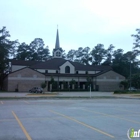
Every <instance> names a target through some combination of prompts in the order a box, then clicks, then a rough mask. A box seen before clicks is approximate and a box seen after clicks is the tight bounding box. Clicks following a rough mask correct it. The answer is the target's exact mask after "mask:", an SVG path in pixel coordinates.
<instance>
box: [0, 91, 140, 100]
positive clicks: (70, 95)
mask: <svg viewBox="0 0 140 140" xmlns="http://www.w3.org/2000/svg"><path fill="white" fill-rule="evenodd" d="M10 97H11V98H12V99H14V97H15V98H20V99H21V98H22V97H23V98H40V97H44V98H47V97H52V98H78V97H79V98H88V97H89V98H90V97H92V98H98V97H99V98H103V97H104V98H136V99H137V98H139V99H140V95H135V94H134V95H132V94H113V92H91V93H90V92H59V93H56V92H54V93H51V92H48V93H47V94H36V93H34V94H31V93H28V92H0V98H10Z"/></svg>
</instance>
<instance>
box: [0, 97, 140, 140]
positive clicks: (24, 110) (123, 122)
mask: <svg viewBox="0 0 140 140" xmlns="http://www.w3.org/2000/svg"><path fill="white" fill-rule="evenodd" d="M139 108H140V100H139V99H96V100H92V99H91V100H89V99H81V100H73V99H71V100H61V99H59V100H53V99H50V100H0V140H128V136H129V134H131V128H133V129H134V130H135V131H139V130H140V119H139V116H140V110H139ZM127 133H128V136H127ZM133 139H140V138H133Z"/></svg>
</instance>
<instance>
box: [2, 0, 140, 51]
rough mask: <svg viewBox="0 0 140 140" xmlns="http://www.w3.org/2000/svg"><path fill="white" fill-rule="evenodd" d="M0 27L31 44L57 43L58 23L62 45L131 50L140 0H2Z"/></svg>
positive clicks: (137, 22)
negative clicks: (39, 42)
mask: <svg viewBox="0 0 140 140" xmlns="http://www.w3.org/2000/svg"><path fill="white" fill-rule="evenodd" d="M0 4H1V8H0V15H1V16H0V29H1V28H2V27H3V26H6V29H7V30H8V31H9V32H10V35H11V37H10V40H16V39H18V40H19V42H20V43H22V42H25V43H27V44H30V43H31V42H32V41H33V40H34V39H35V38H42V39H43V40H44V43H45V46H49V49H50V51H52V50H53V48H54V47H55V41H56V30H57V25H58V29H59V39H60V46H61V47H62V48H63V49H64V50H65V51H66V52H68V51H69V50H70V49H78V48H79V47H87V46H88V47H90V48H91V49H92V48H93V47H94V46H96V45H97V44H99V43H100V44H104V46H105V48H108V47H109V45H110V44H113V45H114V46H115V49H119V48H121V49H123V50H124V52H127V51H131V50H132V47H133V42H134V38H132V37H131V35H132V34H136V33H137V32H136V31H135V30H136V29H137V28H140V18H139V13H140V8H139V5H140V0H0Z"/></svg>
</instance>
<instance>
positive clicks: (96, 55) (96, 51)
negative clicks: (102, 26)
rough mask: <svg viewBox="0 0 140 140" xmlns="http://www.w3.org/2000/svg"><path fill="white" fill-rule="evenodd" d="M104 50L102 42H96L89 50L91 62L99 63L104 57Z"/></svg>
mask: <svg viewBox="0 0 140 140" xmlns="http://www.w3.org/2000/svg"><path fill="white" fill-rule="evenodd" d="M105 54H106V50H105V49H104V45H103V44H97V45H96V46H95V47H94V48H93V49H92V51H91V56H92V64H93V65H101V62H102V61H103V60H104V59H105Z"/></svg>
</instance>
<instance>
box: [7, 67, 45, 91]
mask: <svg viewBox="0 0 140 140" xmlns="http://www.w3.org/2000/svg"><path fill="white" fill-rule="evenodd" d="M7 79H8V81H7V85H8V86H7V91H15V89H16V88H18V90H19V91H21V92H22V91H29V89H31V88H32V87H36V86H37V87H40V85H41V83H42V82H45V76H44V75H43V74H41V73H39V72H37V71H34V70H32V69H30V68H24V69H21V70H19V71H16V72H14V73H11V74H9V75H8V77H7Z"/></svg>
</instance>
